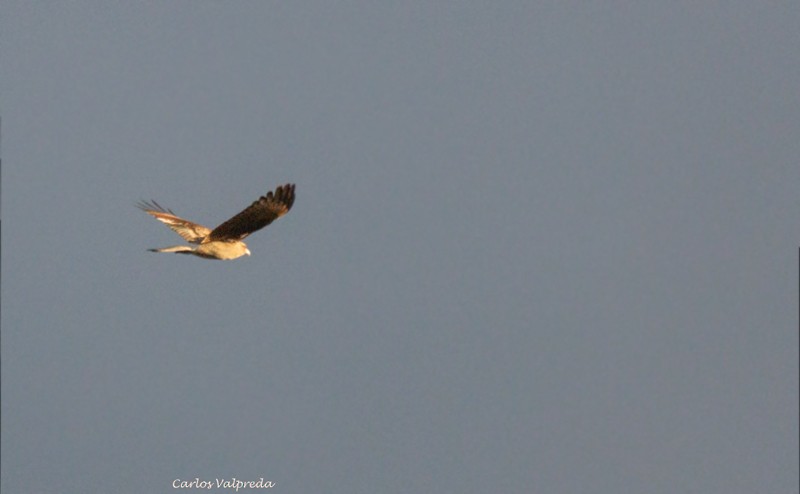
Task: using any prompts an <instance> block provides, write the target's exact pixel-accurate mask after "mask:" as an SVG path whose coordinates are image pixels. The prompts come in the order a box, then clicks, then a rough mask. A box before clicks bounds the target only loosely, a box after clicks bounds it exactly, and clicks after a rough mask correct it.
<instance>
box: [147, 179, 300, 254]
mask: <svg viewBox="0 0 800 494" xmlns="http://www.w3.org/2000/svg"><path fill="white" fill-rule="evenodd" d="M292 204H294V184H286V185H281V186H280V187H278V188H277V189H275V192H268V193H267V195H265V196H262V197H260V198H259V199H258V200H257V201H256V202H254V203H253V204H251V205H250V206H248V207H247V208H245V210H244V211H242V212H241V213H239V214H237V215H236V216H234V217H233V218H231V219H229V220H228V221H226V222H224V223H222V224H221V225H219V226H218V227H216V228H214V229H213V230H211V229H209V228H206V227H204V226H203V225H198V224H197V223H192V222H191V221H187V220H185V219H183V218H179V217H177V216H175V213H173V212H172V210H170V209H164V208H163V207H161V205H159V204H158V203H157V202H156V201H151V202H140V203H139V204H137V206H138V207H139V209H141V210H142V211H144V212H145V213H147V214H149V215H150V216H152V217H154V218H155V219H157V220H158V221H160V222H162V223H164V224H166V225H167V226H168V227H170V228H171V229H172V231H174V232H175V233H177V234H178V235H180V236H181V237H183V238H184V240H186V241H187V242H189V243H191V244H197V246H196V247H190V246H188V245H175V246H173V247H164V248H163V249H147V250H149V251H150V252H174V253H176V254H191V255H193V256H198V257H202V258H205V259H226V260H227V259H236V258H237V257H242V256H244V255H248V256H249V255H250V250H249V249H248V248H247V245H246V244H245V243H244V242H242V240H244V238H245V237H247V236H248V235H250V234H251V233H253V232H255V231H257V230H260V229H262V228H264V227H265V226H267V225H269V224H270V223H272V222H273V221H275V220H276V219H278V218H280V217H281V216H283V215H284V214H286V213H288V212H289V210H290V209H292Z"/></svg>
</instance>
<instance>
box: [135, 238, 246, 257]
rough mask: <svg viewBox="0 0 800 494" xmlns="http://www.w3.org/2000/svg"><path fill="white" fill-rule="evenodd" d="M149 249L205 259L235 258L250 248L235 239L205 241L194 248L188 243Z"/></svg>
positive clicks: (243, 254)
mask: <svg viewBox="0 0 800 494" xmlns="http://www.w3.org/2000/svg"><path fill="white" fill-rule="evenodd" d="M150 250H151V251H152V252H174V253H176V254H191V255H193V256H198V257H203V258H206V259H223V260H230V259H236V258H239V257H242V256H249V255H250V249H248V248H247V245H246V244H245V243H244V242H241V241H235V240H233V241H232V240H218V241H212V242H206V243H203V244H200V245H198V246H197V247H194V248H192V247H189V246H188V245H175V246H173V247H164V248H163V249H150Z"/></svg>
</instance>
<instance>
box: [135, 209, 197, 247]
mask: <svg viewBox="0 0 800 494" xmlns="http://www.w3.org/2000/svg"><path fill="white" fill-rule="evenodd" d="M136 206H137V207H138V208H139V209H141V210H142V211H144V212H145V213H147V214H149V215H150V216H152V217H153V218H155V219H157V220H158V221H160V222H162V223H164V224H165V225H167V226H168V227H170V228H171V229H172V231H174V232H175V233H177V234H178V235H180V236H181V237H183V238H184V239H185V240H186V241H187V242H190V243H193V244H199V243H200V242H202V241H203V239H204V238H206V237H207V236H208V234H209V233H211V230H210V229H208V228H206V227H204V226H203V225H198V224H197V223H192V222H191V221H187V220H185V219H183V218H178V217H177V216H175V213H173V212H172V210H171V209H164V208H162V207H161V205H160V204H159V203H157V202H156V201H150V202H145V201H142V202H140V203H139V204H137V205H136Z"/></svg>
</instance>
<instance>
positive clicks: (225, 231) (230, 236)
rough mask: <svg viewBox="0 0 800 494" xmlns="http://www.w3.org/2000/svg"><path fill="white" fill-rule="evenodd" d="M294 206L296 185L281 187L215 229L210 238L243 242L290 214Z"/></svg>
mask: <svg viewBox="0 0 800 494" xmlns="http://www.w3.org/2000/svg"><path fill="white" fill-rule="evenodd" d="M292 204H294V184H286V185H281V186H280V187H278V188H277V189H275V192H274V193H273V192H268V193H267V195H265V196H262V197H261V198H259V199H258V200H257V201H256V202H254V203H253V204H251V205H250V206H248V207H247V208H246V209H245V210H244V211H242V212H241V213H239V214H237V215H236V216H234V217H233V218H231V219H229V220H228V221H226V222H225V223H223V224H221V225H219V226H218V227H216V228H214V230H212V231H211V233H210V234H209V236H208V240H207V241H208V242H210V241H213V240H242V239H243V238H245V237H246V236H248V235H250V234H251V233H253V232H254V231H256V230H260V229H262V228H264V227H265V226H267V225H269V224H270V223H272V222H273V221H275V220H276V219H278V218H280V217H281V216H283V215H284V214H286V213H288V212H289V210H290V209H292Z"/></svg>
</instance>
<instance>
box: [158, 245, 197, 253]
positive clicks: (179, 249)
mask: <svg viewBox="0 0 800 494" xmlns="http://www.w3.org/2000/svg"><path fill="white" fill-rule="evenodd" d="M147 250H149V251H150V252H174V253H176V254H191V253H192V252H194V249H193V248H191V247H189V246H188V245H175V246H172V247H164V248H163V249H147Z"/></svg>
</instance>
